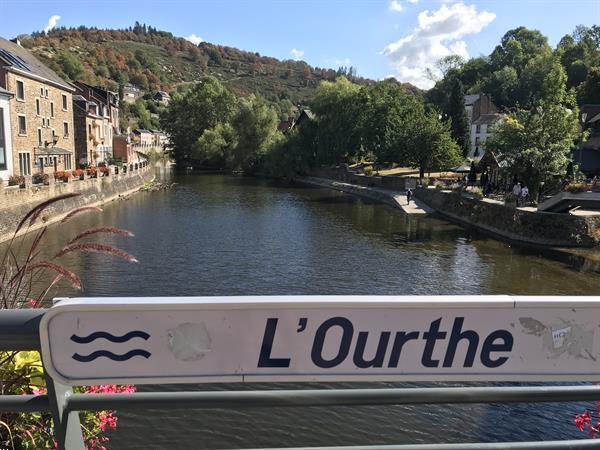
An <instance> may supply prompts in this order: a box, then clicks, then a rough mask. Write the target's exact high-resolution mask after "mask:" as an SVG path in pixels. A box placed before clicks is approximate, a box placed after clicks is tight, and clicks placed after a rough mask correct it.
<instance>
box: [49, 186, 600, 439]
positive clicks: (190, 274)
mask: <svg viewBox="0 0 600 450" xmlns="http://www.w3.org/2000/svg"><path fill="white" fill-rule="evenodd" d="M174 181H176V182H177V183H178V184H177V186H176V187H175V188H173V189H170V190H165V191H159V192H143V193H138V194H136V195H133V196H131V197H130V198H129V199H127V200H125V201H118V202H113V203H111V204H108V205H106V206H105V208H104V209H105V211H104V213H103V214H102V215H101V216H100V219H98V216H85V217H81V218H79V219H76V220H74V221H72V222H70V223H69V224H67V225H66V226H65V225H62V226H61V228H60V231H59V232H56V233H53V237H52V240H53V242H52V243H51V244H50V248H58V246H59V245H60V242H62V241H64V239H66V238H67V237H68V236H71V235H73V234H75V233H76V232H77V230H80V229H82V228H84V227H88V226H98V225H106V226H118V227H121V228H126V229H128V230H131V231H132V232H134V233H135V235H136V236H135V238H128V239H125V238H121V237H111V238H110V239H109V240H108V243H114V244H118V245H119V246H120V247H121V248H123V249H125V250H126V251H128V252H130V253H132V254H134V255H135V256H136V257H137V258H138V259H139V260H140V262H139V264H128V263H126V262H121V261H117V260H114V259H111V258H108V257H106V256H102V255H96V254H92V255H89V254H87V255H85V256H72V257H70V259H69V260H67V265H68V266H69V267H70V268H71V269H74V270H75V271H76V272H77V273H79V274H80V275H81V277H82V279H83V281H84V285H85V292H84V295H87V296H159V295H164V296H184V295H250V294H256V295H273V294H398V295H400V294H408V295H418V294H521V295H528V294H537V295H540V294H541V295H544V294H547V295H551V294H554V295H566V294H570V295H592V294H594V295H597V294H598V293H599V292H600V276H599V275H598V273H597V272H596V271H594V270H590V268H589V267H588V265H586V264H582V263H581V261H579V260H578V259H576V258H566V259H563V260H557V259H556V257H553V258H551V257H548V254H540V252H538V251H533V250H524V249H521V248H513V247H511V246H509V245H508V244H505V243H501V242H498V241H496V240H493V239H490V238H487V237H485V236H482V235H478V234H474V233H473V232H470V231H467V230H465V229H462V228H460V227H457V226H455V225H452V224H449V223H447V222H445V221H442V220H438V219H435V218H431V217H414V216H413V217H408V216H406V215H404V214H403V213H401V212H400V211H398V210H394V209H392V208H390V207H388V206H384V205H381V204H377V203H374V202H369V201H365V200H359V199H356V198H353V197H350V196H348V195H345V194H341V193H337V192H334V191H330V190H321V189H313V188H307V187H300V186H288V185H280V184H276V183H273V182H269V181H264V180H257V179H254V178H246V177H233V176H221V175H202V176H193V175H187V176H176V177H174ZM53 229H54V230H55V231H58V229H57V228H56V227H53ZM592 269H593V267H592ZM67 293H68V292H67ZM68 294H70V295H73V294H74V293H68ZM599 378H600V376H599ZM412 385H415V383H411V384H407V383H404V384H398V383H396V384H393V383H378V384H376V385H375V386H374V385H372V384H370V385H367V386H370V387H383V386H386V387H389V386H412ZM420 385H422V386H424V385H425V384H420ZM284 386H285V387H286V388H303V387H306V385H301V384H286V385H283V384H280V385H270V386H257V385H254V386H251V388H256V387H259V388H275V389H276V388H282V387H284ZM325 386H331V385H324V384H319V385H313V387H325ZM348 386H351V387H357V386H360V387H364V386H365V384H357V383H353V384H349V383H344V384H338V385H336V387H348ZM178 388H183V389H248V388H250V387H248V386H240V385H230V386H217V385H204V386H191V387H190V386H183V387H175V386H168V387H166V388H165V387H162V388H160V389H168V390H175V389H178ZM156 389H159V388H155V387H151V386H150V387H148V386H146V387H140V390H142V391H145V390H156ZM584 406H585V404H584ZM587 406H591V407H593V405H591V404H588V405H587ZM581 409H582V404H568V405H565V404H548V405H544V404H537V405H526V404H525V405H523V404H517V405H474V406H452V407H450V406H447V405H441V406H406V407H404V406H397V407H360V408H306V409H272V410H253V411H238V412H226V411H219V410H214V411H193V410H176V411H140V412H135V413H127V412H122V413H120V414H119V427H118V429H117V431H115V432H114V433H113V434H112V443H111V445H110V448H111V449H125V450H136V449H140V450H141V449H144V450H148V449H208V448H234V447H241V448H243V447H246V448H250V447H268V446H271V447H273V446H281V447H290V446H309V445H360V444H400V443H435V442H442V441H445V442H461V441H476V440H484V441H502V440H537V439H564V438H578V437H585V436H584V435H583V433H580V432H579V431H578V430H577V429H576V428H575V426H574V425H573V416H574V414H575V413H576V412H581Z"/></svg>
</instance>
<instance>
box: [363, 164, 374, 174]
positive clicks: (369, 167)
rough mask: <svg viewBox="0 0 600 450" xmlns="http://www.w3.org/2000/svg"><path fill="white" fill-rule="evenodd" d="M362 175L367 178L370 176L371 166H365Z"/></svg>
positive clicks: (371, 172)
mask: <svg viewBox="0 0 600 450" xmlns="http://www.w3.org/2000/svg"><path fill="white" fill-rule="evenodd" d="M363 173H364V174H365V175H366V176H368V177H370V176H372V175H373V166H366V167H365V168H364V169H363Z"/></svg>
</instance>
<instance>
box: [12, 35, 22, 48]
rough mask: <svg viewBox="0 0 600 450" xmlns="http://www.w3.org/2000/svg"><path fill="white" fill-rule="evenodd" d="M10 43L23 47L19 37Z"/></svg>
mask: <svg viewBox="0 0 600 450" xmlns="http://www.w3.org/2000/svg"><path fill="white" fill-rule="evenodd" d="M10 42H14V43H15V44H17V45H18V46H19V47H22V45H21V41H20V40H19V38H18V37H16V38H14V39H11V40H10Z"/></svg>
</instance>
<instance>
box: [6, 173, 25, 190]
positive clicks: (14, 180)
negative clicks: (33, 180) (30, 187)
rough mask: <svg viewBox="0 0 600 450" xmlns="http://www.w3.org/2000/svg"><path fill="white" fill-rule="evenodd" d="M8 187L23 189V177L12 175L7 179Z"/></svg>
mask: <svg viewBox="0 0 600 450" xmlns="http://www.w3.org/2000/svg"><path fill="white" fill-rule="evenodd" d="M8 185H9V186H19V187H25V177H24V176H22V175H13V176H11V177H10V178H9V179H8Z"/></svg>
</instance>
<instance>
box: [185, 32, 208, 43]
mask: <svg viewBox="0 0 600 450" xmlns="http://www.w3.org/2000/svg"><path fill="white" fill-rule="evenodd" d="M185 39H186V40H188V41H190V42H191V43H192V44H194V45H198V44H200V42H204V39H202V38H201V37H200V36H196V35H195V34H194V33H192V34H190V35H189V36H187V37H186V38H185Z"/></svg>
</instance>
